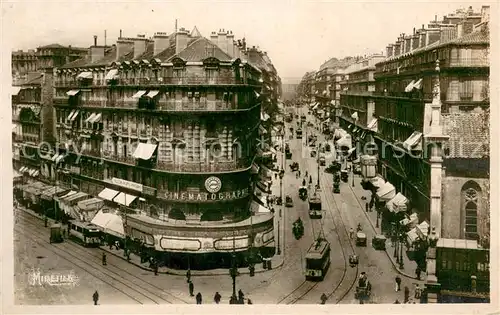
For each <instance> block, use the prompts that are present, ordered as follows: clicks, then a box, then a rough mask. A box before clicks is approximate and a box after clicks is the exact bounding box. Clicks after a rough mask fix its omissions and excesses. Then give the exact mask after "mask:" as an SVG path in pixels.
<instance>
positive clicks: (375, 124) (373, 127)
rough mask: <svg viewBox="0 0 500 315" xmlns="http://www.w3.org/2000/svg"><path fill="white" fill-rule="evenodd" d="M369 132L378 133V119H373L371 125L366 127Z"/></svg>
mask: <svg viewBox="0 0 500 315" xmlns="http://www.w3.org/2000/svg"><path fill="white" fill-rule="evenodd" d="M366 127H367V128H368V129H369V130H371V131H375V132H376V131H377V128H378V120H377V118H373V119H372V120H371V121H370V123H369V124H368V126H366Z"/></svg>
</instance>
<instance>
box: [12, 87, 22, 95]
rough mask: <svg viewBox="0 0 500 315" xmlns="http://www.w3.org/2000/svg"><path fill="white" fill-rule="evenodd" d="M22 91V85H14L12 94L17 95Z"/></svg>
mask: <svg viewBox="0 0 500 315" xmlns="http://www.w3.org/2000/svg"><path fill="white" fill-rule="evenodd" d="M20 91H21V87H20V86H13V87H12V90H11V93H12V96H16V95H17V94H19V92H20Z"/></svg>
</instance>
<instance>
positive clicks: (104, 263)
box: [102, 253, 107, 266]
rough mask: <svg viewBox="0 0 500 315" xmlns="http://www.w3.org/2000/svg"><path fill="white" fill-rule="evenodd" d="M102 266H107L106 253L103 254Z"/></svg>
mask: <svg viewBox="0 0 500 315" xmlns="http://www.w3.org/2000/svg"><path fill="white" fill-rule="evenodd" d="M102 265H103V266H106V265H107V262H106V253H102Z"/></svg>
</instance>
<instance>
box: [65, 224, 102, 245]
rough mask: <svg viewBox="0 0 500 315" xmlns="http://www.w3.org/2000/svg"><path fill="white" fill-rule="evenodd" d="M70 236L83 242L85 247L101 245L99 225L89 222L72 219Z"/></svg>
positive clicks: (69, 225)
mask: <svg viewBox="0 0 500 315" xmlns="http://www.w3.org/2000/svg"><path fill="white" fill-rule="evenodd" d="M68 227H69V235H70V237H71V238H72V239H73V240H75V241H77V242H78V243H82V244H83V246H85V247H98V246H99V245H101V235H102V233H101V230H100V229H99V227H98V226H97V225H94V224H92V223H88V222H79V221H75V220H70V221H69V222H68Z"/></svg>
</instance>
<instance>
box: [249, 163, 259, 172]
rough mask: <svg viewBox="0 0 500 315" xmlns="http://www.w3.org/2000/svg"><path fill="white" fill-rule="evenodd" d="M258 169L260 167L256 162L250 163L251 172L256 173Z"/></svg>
mask: <svg viewBox="0 0 500 315" xmlns="http://www.w3.org/2000/svg"><path fill="white" fill-rule="evenodd" d="M259 169H260V167H259V166H258V165H257V164H255V163H252V168H251V170H250V172H251V173H252V174H258V173H259Z"/></svg>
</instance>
